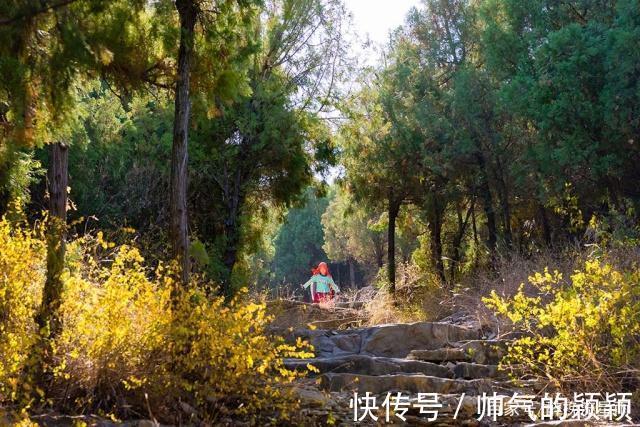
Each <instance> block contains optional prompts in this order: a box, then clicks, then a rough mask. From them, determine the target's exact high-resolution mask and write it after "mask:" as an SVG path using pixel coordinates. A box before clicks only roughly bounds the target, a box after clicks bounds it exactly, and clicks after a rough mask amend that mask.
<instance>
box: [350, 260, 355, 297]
mask: <svg viewBox="0 0 640 427" xmlns="http://www.w3.org/2000/svg"><path fill="white" fill-rule="evenodd" d="M354 262H355V261H354V260H353V258H349V283H350V284H351V289H356V269H355V267H354V265H353V264H354Z"/></svg>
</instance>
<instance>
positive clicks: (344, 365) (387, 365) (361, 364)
mask: <svg viewBox="0 0 640 427" xmlns="http://www.w3.org/2000/svg"><path fill="white" fill-rule="evenodd" d="M308 364H311V365H313V366H315V367H316V368H318V370H319V371H320V372H321V373H328V372H350V373H353V374H362V375H388V374H396V373H420V374H424V375H431V376H436V377H442V378H453V372H452V371H451V370H449V369H448V368H447V367H445V366H441V365H437V364H435V363H430V362H423V361H417V360H406V359H396V358H389V357H375V356H367V355H363V354H351V355H344V356H336V357H323V358H315V359H287V360H285V367H286V368H287V369H292V370H298V371H303V370H306V369H307V365H308Z"/></svg>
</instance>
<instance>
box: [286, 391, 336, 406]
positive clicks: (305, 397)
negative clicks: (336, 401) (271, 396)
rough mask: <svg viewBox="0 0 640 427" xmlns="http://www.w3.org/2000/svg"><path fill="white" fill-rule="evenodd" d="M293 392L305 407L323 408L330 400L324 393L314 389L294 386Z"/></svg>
mask: <svg viewBox="0 0 640 427" xmlns="http://www.w3.org/2000/svg"><path fill="white" fill-rule="evenodd" d="M293 393H294V395H296V396H297V398H298V399H299V400H300V403H301V404H302V405H303V406H307V407H312V408H323V407H325V406H327V404H328V403H329V401H330V399H329V397H328V396H327V395H326V394H324V393H322V392H320V391H318V390H314V389H309V388H301V387H296V388H294V389H293Z"/></svg>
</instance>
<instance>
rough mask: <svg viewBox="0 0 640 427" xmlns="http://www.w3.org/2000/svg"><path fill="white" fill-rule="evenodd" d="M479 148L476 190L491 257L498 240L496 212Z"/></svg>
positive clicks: (493, 254)
mask: <svg viewBox="0 0 640 427" xmlns="http://www.w3.org/2000/svg"><path fill="white" fill-rule="evenodd" d="M480 150H481V148H480V147H478V152H477V153H476V160H477V162H478V166H479V168H480V186H479V188H478V190H479V191H480V198H481V199H482V205H483V208H484V213H485V215H486V217H487V231H488V235H487V248H488V249H489V252H490V253H491V258H493V257H494V256H495V251H496V243H497V241H498V238H497V229H496V214H495V211H494V209H493V196H492V195H491V189H490V188H489V177H488V175H487V167H486V162H485V159H484V155H483V154H482V152H481V151H480Z"/></svg>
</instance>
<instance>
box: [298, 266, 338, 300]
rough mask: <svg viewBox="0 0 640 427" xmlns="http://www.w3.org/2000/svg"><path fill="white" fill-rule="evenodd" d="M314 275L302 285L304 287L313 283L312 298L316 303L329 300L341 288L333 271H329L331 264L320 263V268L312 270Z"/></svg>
mask: <svg viewBox="0 0 640 427" xmlns="http://www.w3.org/2000/svg"><path fill="white" fill-rule="evenodd" d="M311 271H312V273H313V276H312V277H311V279H309V281H308V282H307V283H305V284H304V285H302V287H303V288H304V289H306V288H308V287H309V286H311V285H314V286H313V287H312V288H311V298H312V300H313V302H314V303H321V302H328V301H331V299H333V293H334V292H335V293H339V292H340V289H339V288H338V285H336V283H335V282H334V281H333V278H332V277H331V273H329V266H328V265H327V263H326V262H321V263H320V264H318V268H314V269H313V270H311Z"/></svg>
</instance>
